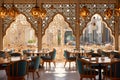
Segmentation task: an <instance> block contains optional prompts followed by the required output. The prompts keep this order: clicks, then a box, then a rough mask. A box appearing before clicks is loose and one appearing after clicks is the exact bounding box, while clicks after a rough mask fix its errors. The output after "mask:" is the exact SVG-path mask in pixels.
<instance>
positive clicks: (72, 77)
mask: <svg viewBox="0 0 120 80" xmlns="http://www.w3.org/2000/svg"><path fill="white" fill-rule="evenodd" d="M39 74H40V78H38V77H37V75H36V74H35V79H34V80H80V77H79V73H78V72H77V70H76V67H75V63H72V65H71V67H70V68H69V66H68V63H67V65H66V66H65V67H64V63H63V62H57V63H56V67H54V65H53V64H51V67H49V66H46V64H44V67H43V68H40V70H39ZM0 80H7V77H6V72H5V71H4V70H0ZM26 80H33V79H32V73H29V78H27V76H26ZM83 80H90V79H83ZM96 80H97V77H96Z"/></svg>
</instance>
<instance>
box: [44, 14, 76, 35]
mask: <svg viewBox="0 0 120 80" xmlns="http://www.w3.org/2000/svg"><path fill="white" fill-rule="evenodd" d="M57 14H60V15H61V16H62V17H63V18H64V21H65V22H66V23H67V24H68V25H70V23H69V22H68V21H67V20H66V18H65V16H64V15H63V14H62V13H56V14H55V15H53V17H52V20H51V22H52V21H53V19H54V17H55V16H56V15H57ZM51 22H49V24H50V23H51ZM49 24H48V25H47V27H45V28H44V32H43V34H42V36H44V35H45V31H46V29H47V28H48V27H49ZM69 27H70V28H71V29H72V31H73V35H75V34H74V33H75V32H74V30H73V27H71V26H69Z"/></svg>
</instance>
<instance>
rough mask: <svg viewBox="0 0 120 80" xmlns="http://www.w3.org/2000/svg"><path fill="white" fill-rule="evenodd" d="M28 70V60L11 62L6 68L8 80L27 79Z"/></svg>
mask: <svg viewBox="0 0 120 80" xmlns="http://www.w3.org/2000/svg"><path fill="white" fill-rule="evenodd" d="M27 72H28V62H27V61H26V60H20V61H15V62H11V63H10V64H9V65H8V66H7V68H6V74H7V78H8V80H25V76H26V75H27Z"/></svg>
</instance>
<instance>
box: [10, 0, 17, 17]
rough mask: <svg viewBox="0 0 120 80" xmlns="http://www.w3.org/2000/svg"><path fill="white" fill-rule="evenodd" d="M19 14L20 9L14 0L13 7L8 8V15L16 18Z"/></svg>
mask: <svg viewBox="0 0 120 80" xmlns="http://www.w3.org/2000/svg"><path fill="white" fill-rule="evenodd" d="M18 14H19V10H18V9H17V8H16V7H15V5H14V0H13V4H12V7H11V8H9V9H8V16H10V17H12V18H15V17H16V16H17V15H18Z"/></svg>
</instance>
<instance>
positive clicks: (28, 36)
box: [3, 14, 37, 50]
mask: <svg viewBox="0 0 120 80" xmlns="http://www.w3.org/2000/svg"><path fill="white" fill-rule="evenodd" d="M3 42H4V48H14V49H17V50H21V49H28V48H30V47H29V46H31V47H32V46H37V45H36V44H37V37H36V34H35V30H34V29H33V28H32V27H31V24H30V23H29V22H28V21H27V18H26V17H25V16H24V15H23V14H19V15H18V16H17V17H16V19H15V21H14V22H12V23H11V25H10V26H9V28H7V30H6V34H5V36H4V38H3ZM31 44H34V45H31Z"/></svg>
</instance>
